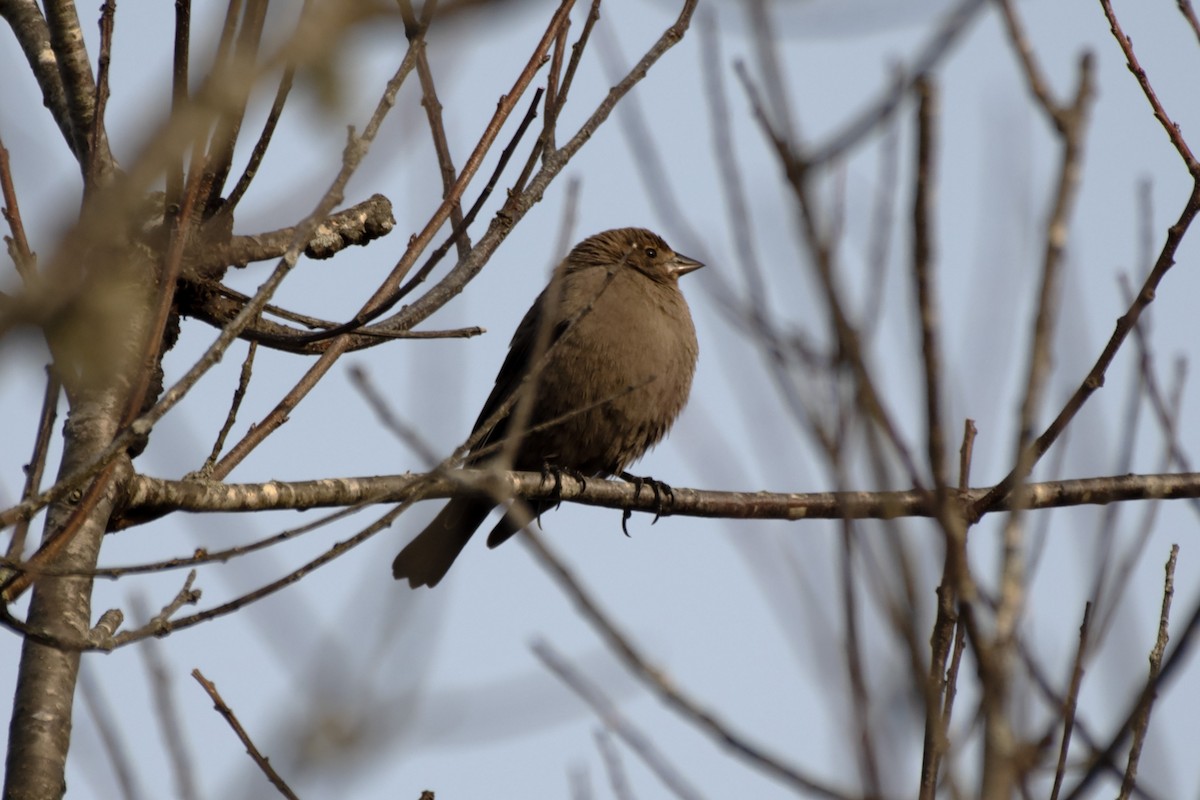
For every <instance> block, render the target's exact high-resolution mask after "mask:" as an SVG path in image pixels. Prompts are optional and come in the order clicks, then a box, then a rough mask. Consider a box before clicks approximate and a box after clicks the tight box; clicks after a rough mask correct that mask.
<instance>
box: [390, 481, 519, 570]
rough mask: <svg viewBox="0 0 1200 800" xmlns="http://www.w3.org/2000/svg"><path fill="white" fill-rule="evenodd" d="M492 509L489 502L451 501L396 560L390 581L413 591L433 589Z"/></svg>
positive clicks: (469, 499) (461, 499)
mask: <svg viewBox="0 0 1200 800" xmlns="http://www.w3.org/2000/svg"><path fill="white" fill-rule="evenodd" d="M494 506H495V503H493V502H491V501H490V500H479V499H472V498H465V497H463V498H454V499H452V500H451V501H450V502H449V503H447V504H446V507H445V508H443V509H442V510H441V511H440V512H438V515H437V516H436V517H434V518H433V522H431V523H429V525H428V526H427V527H426V528H425V530H423V531H421V532H420V533H419V534H418V535H417V538H415V539H413V540H412V541H411V542H409V543H408V544H407V545H406V546H405V548H404V549H403V550H401V551H400V555H398V556H396V560H395V561H393V562H392V577H394V578H395V579H396V580H402V579H407V580H408V584H409V586H411V587H412V588H414V589H416V588H417V587H418V586H429V587H433V586H437V584H438V581H440V580H441V579H442V578H444V577H445V576H446V572H447V571H449V569H450V565H451V564H453V563H454V559H456V558H458V554H459V553H461V552H462V549H463V548H464V547H466V545H467V542H468V541H469V540H470V538H471V534H473V533H475V529H476V528H478V527H479V526H480V525H481V524H483V521H484V519H486V518H487V515H488V514H489V513H491V510H492V508H493V507H494Z"/></svg>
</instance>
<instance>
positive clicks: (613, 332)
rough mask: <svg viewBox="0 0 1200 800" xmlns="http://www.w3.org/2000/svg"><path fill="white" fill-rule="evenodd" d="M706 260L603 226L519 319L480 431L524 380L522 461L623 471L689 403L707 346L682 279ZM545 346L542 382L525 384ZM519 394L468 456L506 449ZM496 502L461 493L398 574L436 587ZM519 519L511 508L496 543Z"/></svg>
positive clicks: (517, 460)
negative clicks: (526, 406) (526, 408)
mask: <svg viewBox="0 0 1200 800" xmlns="http://www.w3.org/2000/svg"><path fill="white" fill-rule="evenodd" d="M701 266H703V265H702V264H701V263H700V262H698V261H696V260H694V259H691V258H688V257H686V256H681V255H679V254H677V253H675V251H673V250H672V249H671V248H670V246H669V245H667V243H666V242H664V241H663V240H662V239H661V238H660V237H659V236H657V235H655V234H653V233H651V232H650V231H647V230H643V229H641V228H619V229H616V230H610V231H605V232H604V233H599V234H596V235H595V236H592V237H590V238H588V239H585V240H584V241H582V242H581V243H579V244H578V245H576V246H575V249H573V250H572V251H571V253H570V255H568V256H567V258H566V259H565V260H564V261H563V262H562V263H561V264H560V265H559V266H558V269H557V270H556V271H555V276H554V279H553V280H551V282H550V285H549V286H547V287H546V289H544V290H543V291H542V293H541V294H540V295H538V298H537V300H535V301H534V303H533V306H532V307H531V308H530V309H529V311H528V312H527V313H526V314H525V318H524V319H522V320H521V324H520V325H518V326H517V331H516V333H514V334H513V338H512V342H511V343H510V344H509V349H508V356H507V357H506V358H505V359H504V364H503V366H501V367H500V373H499V374H498V375H497V376H496V386H495V388H493V389H492V393H491V395H489V396H488V399H487V402H486V403H484V405H483V411H481V412H480V414H479V419H477V420H476V422H475V428H474V430H475V432H478V431H479V430H480V429H481V428H482V427H483V426H484V425H486V424H487V423H488V422H489V420H490V418H491V417H492V416H493V415H494V414H495V413H496V411H497V410H498V409H500V408H501V407H502V406H503V405H504V404H505V402H506V401H508V399H509V398H510V397H511V396H512V395H513V393H514V392H516V391H517V390H518V389H519V388H520V389H521V391H522V393H523V392H525V391H533V392H534V396H533V402H532V405H531V410H530V414H529V419H528V423H527V424H526V425H524V426H523V428H522V430H524V431H528V432H527V433H524V435H523V436H522V438H521V440H520V442H519V443H518V444H517V446H516V450H515V454H514V456H513V462H512V468H513V469H516V470H541V469H543V468H545V467H546V466H547V465H548V466H550V467H559V468H562V469H565V470H574V471H577V472H579V473H581V474H583V475H585V476H597V475H613V474H618V473H620V472H622V471H624V469H625V468H626V467H627V466H629V464H631V463H632V462H633V461H635V460H637V459H638V458H639V457H640V456H641V455H642V454H643V453H645V452H646V451H647V450H649V449H650V448H651V447H653V446H654V445H655V444H657V443H658V442H659V440H661V439H662V438H663V436H664V435H666V433H667V430H668V429H669V428H670V427H671V424H672V423H673V422H674V421H675V418H676V417H677V416H678V415H679V412H680V411H681V410H683V406H684V404H685V403H686V402H687V398H688V393H689V392H690V391H691V386H692V375H693V373H694V372H695V369H696V356H697V353H698V347H697V344H696V330H695V328H694V327H693V326H692V317H691V314H690V313H688V307H687V303H686V302H685V301H684V299H683V294H682V293H681V292H680V291H679V278H680V276H682V275H685V274H687V273H689V272H692V271H693V270H696V269H699V268H700V267H701ZM539 337H541V339H542V340H543V341H544V346H540V347H539V342H538V339H539ZM535 351H540V353H539V352H535ZM539 356H540V358H541V361H540V372H539V373H538V374H537V376H536V380H535V381H529V382H528V383H526V385H525V387H524V388H522V382H523V381H524V379H525V376H526V375H527V374H529V371H530V369H531V368H532V367H533V366H534V364H533V363H531V362H533V361H534V359H536V358H538V357H539ZM518 404H519V401H518ZM518 404H514V405H512V406H511V407H510V409H509V411H508V413H506V414H505V415H504V416H503V417H502V418H501V419H500V420H499V421H498V422H496V423H495V424H494V425H493V426H492V428H491V429H490V430H489V431H488V432H487V433H486V434H485V435H484V436H483V437H482V439H481V440H480V442H479V443H478V444H477V445H476V446H475V449H474V451H473V452H472V454H471V455H468V456H467V459H466V462H467V465H468V466H486V465H487V464H488V463H489V460H490V459H492V458H494V457H495V456H496V455H497V454H498V453H499V452H500V449H501V448H502V447H503V444H502V442H503V440H504V439H505V437H506V436H508V435H509V431H508V427H509V424H510V420H511V416H512V413H513V409H514V408H516V407H517V405H518ZM552 421H553V423H552V424H550V425H547V427H545V428H540V429H539V427H538V426H541V425H543V424H545V423H551V422H552ZM489 446H492V447H489ZM484 448H489V449H488V452H486V453H484V454H479V451H480V450H483V449H484ZM494 507H495V503H494V502H492V501H491V500H489V499H487V498H472V497H458V498H454V499H452V500H451V501H450V502H449V503H447V504H446V507H445V508H444V509H442V511H441V513H439V514H438V515H437V517H436V518H434V520H433V522H431V523H430V524H429V526H428V527H426V528H425V530H423V531H421V533H420V534H419V535H418V536H417V537H416V538H415V539H413V540H412V541H411V542H409V544H408V546H407V547H405V548H404V549H403V550H402V551H400V554H399V555H398V556H396V560H395V561H394V562H393V563H392V574H393V575H394V576H395V577H396V579H397V580H399V579H402V578H404V579H407V580H408V582H409V584H410V585H412V586H413V588H416V587H418V586H434V585H436V584H437V583H438V581H440V580H441V579H442V577H443V576H445V574H446V571H447V570H449V569H450V565H451V564H452V563H454V559H455V558H457V557H458V554H459V553H460V552H461V551H462V549H463V547H464V546H465V545H466V543H467V541H468V540H469V539H470V538H471V535H472V534H473V533H474V532H475V529H476V528H478V527H479V526H480V525H481V524H482V523H483V520H484V519H485V518H486V517H487V515H488V514H489V513H490V512H491V510H492V509H493V508H494ZM533 510H534V511H535V512H540V511H542V510H544V506H543V507H539V506H538V505H536V504H534V505H533ZM518 527H519V523H518V522H517V521H515V520H514V519H512V518H511V517H509V516H506V517H505V518H504V519H502V520H501V521H500V523H499V524H498V525H497V526H496V527H495V529H493V531H492V533H491V535H490V536H489V537H488V546H489V547H495V546H496V545H498V544H500V543H501V542H503V541H504V540H506V539H507V538H508V537H510V536H511V535H512V534H513V533H514V532H516V530H517V529H518Z"/></svg>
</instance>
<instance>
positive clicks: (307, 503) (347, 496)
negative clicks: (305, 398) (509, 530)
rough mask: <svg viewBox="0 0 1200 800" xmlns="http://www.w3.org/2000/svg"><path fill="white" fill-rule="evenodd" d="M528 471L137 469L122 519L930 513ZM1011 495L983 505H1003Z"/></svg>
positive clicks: (1097, 494)
mask: <svg viewBox="0 0 1200 800" xmlns="http://www.w3.org/2000/svg"><path fill="white" fill-rule="evenodd" d="M555 483H556V480H555V478H553V477H551V478H547V477H545V476H543V475H541V474H539V473H536V472H501V473H493V472H488V471H486V470H457V471H453V472H450V473H447V474H446V475H445V476H438V475H432V474H421V473H405V474H403V475H388V476H379V477H362V478H326V479H324V480H315V481H295V482H285V481H268V482H266V483H242V484H232V483H217V482H203V481H169V480H162V479H160V478H151V477H147V476H145V475H137V476H134V477H133V478H131V479H130V481H129V484H128V500H127V505H126V508H125V517H126V520H127V522H126V524H134V523H133V520H135V519H137V518H139V517H142V516H143V515H155V516H157V515H161V514H164V513H170V512H171V511H191V512H238V511H268V510H282V509H293V510H303V509H308V508H330V507H346V506H354V505H365V504H371V503H399V502H404V501H413V500H423V499H434V498H441V497H450V496H452V495H456V494H462V493H463V492H464V487H465V490H466V491H475V492H480V493H485V494H489V495H491V496H493V497H523V498H525V499H527V500H556V499H559V497H560V495H561V499H562V500H564V501H569V502H574V503H581V504H583V505H590V506H602V507H605V508H618V509H628V510H631V511H645V512H651V513H661V514H662V515H663V516H666V515H672V514H673V515H679V516H688V517H716V518H725V519H786V520H800V519H843V518H850V519H894V518H896V517H931V516H933V515H934V499H933V495H932V494H931V493H929V492H924V491H918V490H909V491H899V492H810V493H776V492H721V491H704V490H700V489H673V490H672V491H670V492H668V493H664V494H663V495H662V497H661V507H660V503H659V499H657V498H656V497H655V493H654V492H653V491H652V490H650V489H649V488H648V487H646V486H643V487H642V488H641V490H640V491H639V490H638V488H637V486H636V485H635V484H632V483H626V482H624V481H609V480H603V479H600V478H591V479H588V480H587V481H580V480H578V479H576V478H572V477H570V476H567V475H563V476H561V481H560V483H561V492H560V491H559V490H558V488H556V485H555ZM987 491H988V489H986V488H981V489H971V490H969V491H967V492H964V493H961V494H960V496H959V500H960V502H963V503H968V504H969V503H974V502H977V501H978V500H979V499H980V498H981V497H983V496H984V495H985V494H986V493H987ZM1197 497H1200V473H1181V474H1174V475H1172V474H1166V475H1119V476H1110V477H1101V478H1080V479H1075V480H1064V481H1047V482H1045V483H1032V484H1029V489H1028V493H1027V494H1026V495H1025V500H1026V507H1027V508H1030V509H1043V508H1064V507H1069V506H1080V505H1106V504H1108V503H1115V502H1122V501H1127V500H1174V499H1182V498H1197ZM1010 503H1011V498H1010V499H1009V500H1006V501H1004V502H1003V503H1002V504H1000V505H998V506H996V507H995V508H992V509H990V510H991V511H1004V510H1008V509H1009V507H1010Z"/></svg>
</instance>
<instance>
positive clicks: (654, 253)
mask: <svg viewBox="0 0 1200 800" xmlns="http://www.w3.org/2000/svg"><path fill="white" fill-rule="evenodd" d="M646 258H658V250H656V249H655V248H653V247H647V248H646Z"/></svg>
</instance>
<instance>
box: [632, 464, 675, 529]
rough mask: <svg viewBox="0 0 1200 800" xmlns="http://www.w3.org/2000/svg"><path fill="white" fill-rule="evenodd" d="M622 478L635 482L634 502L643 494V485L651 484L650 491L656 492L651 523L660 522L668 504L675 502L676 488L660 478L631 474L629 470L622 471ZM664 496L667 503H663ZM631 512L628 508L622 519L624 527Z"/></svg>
mask: <svg viewBox="0 0 1200 800" xmlns="http://www.w3.org/2000/svg"><path fill="white" fill-rule="evenodd" d="M621 478H622V479H624V480H627V481H629V482H630V483H632V484H633V500H634V502H637V500H638V498H639V497H641V496H642V487H643V486H649V487H650V491H652V492H653V493H654V519H653V520H651V521H650V524H651V525H653V524H654V523H656V522H658V520H659V518H660V517H662V515H663V512H664V511H666V510H667V505H674V504H675V490H674V489H672V488H671V487H670V486H669V485H667V484H665V483H663V482H662V481H660V480H656V479H654V478H649V477H647V478H642V477H639V476H637V475H630V474H629V473H628V472H622V473H621ZM663 497H666V498H667V503H666V505H664V504H663ZM630 514H631V512H630V511H629V510H628V509H626V511H625V517H624V518H623V519H622V520H621V528H622V529H624V528H625V520H627V519H629V516H630ZM625 535H626V536H628V535H629V531H627V530H626V531H625Z"/></svg>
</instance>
